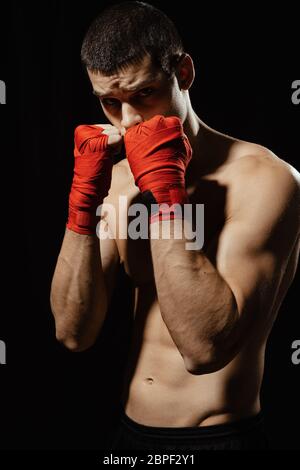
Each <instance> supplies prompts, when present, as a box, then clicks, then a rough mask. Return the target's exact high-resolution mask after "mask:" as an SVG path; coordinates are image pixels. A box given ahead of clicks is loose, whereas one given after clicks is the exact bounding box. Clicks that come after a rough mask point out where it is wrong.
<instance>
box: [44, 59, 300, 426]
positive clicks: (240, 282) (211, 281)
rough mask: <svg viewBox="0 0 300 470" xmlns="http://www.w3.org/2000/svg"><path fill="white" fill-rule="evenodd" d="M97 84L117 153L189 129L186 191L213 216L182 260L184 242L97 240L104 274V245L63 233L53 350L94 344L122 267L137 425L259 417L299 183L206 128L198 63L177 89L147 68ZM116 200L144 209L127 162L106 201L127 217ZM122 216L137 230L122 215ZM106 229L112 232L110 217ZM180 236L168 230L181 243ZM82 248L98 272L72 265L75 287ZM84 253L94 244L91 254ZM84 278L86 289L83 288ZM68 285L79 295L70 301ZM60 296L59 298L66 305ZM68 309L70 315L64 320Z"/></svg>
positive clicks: (255, 152) (184, 65)
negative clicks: (139, 135) (194, 98)
mask: <svg viewBox="0 0 300 470" xmlns="http://www.w3.org/2000/svg"><path fill="white" fill-rule="evenodd" d="M88 73H89V77H90V80H91V83H92V87H93V90H94V93H95V94H97V95H100V94H103V93H105V95H106V97H105V98H100V97H99V100H100V104H101V106H102V109H103V111H104V113H105V115H106V117H107V119H108V120H109V122H110V123H111V126H107V128H106V129H105V132H106V133H107V134H108V135H109V142H110V144H111V145H114V146H115V149H116V152H117V151H119V150H120V145H121V143H122V136H124V134H125V132H126V129H128V128H130V127H131V126H134V125H136V124H138V123H139V122H142V121H146V120H148V119H150V118H151V117H153V116H155V115H157V114H162V115H164V116H170V115H176V116H178V117H180V119H181V120H182V122H183V126H184V130H185V133H186V135H187V137H188V138H189V141H190V143H191V146H192V148H193V157H192V161H191V163H190V165H189V167H188V169H187V173H186V188H187V192H188V194H189V198H190V202H192V203H193V204H196V203H202V204H203V203H204V205H205V242H204V247H203V248H202V249H201V250H198V251H187V250H186V249H185V243H186V240H185V239H184V238H183V239H181V240H178V239H175V238H174V237H172V236H171V239H168V240H165V239H158V240H154V239H150V240H130V239H127V240H122V239H119V238H118V237H117V236H116V234H115V239H114V240H110V241H109V242H108V241H107V240H106V241H103V240H100V244H99V240H98V244H99V253H100V256H98V255H97V256H98V258H97V256H96V258H95V256H94V258H93V259H97V260H98V261H99V270H97V266H96V265H95V262H94V264H93V263H92V261H91V259H92V257H91V253H94V254H95V253H97V254H98V250H97V245H96V243H97V241H96V240H97V239H96V237H91V236H84V235H79V234H70V233H68V232H69V231H67V232H66V238H65V241H64V243H65V248H64V249H62V252H61V265H60V270H58V274H57V275H56V277H55V276H54V281H53V284H54V287H53V289H52V299H53V304H55V303H56V309H55V308H53V310H56V314H55V312H54V314H55V316H56V324H57V331H58V338H59V339H60V340H61V341H62V342H63V343H64V344H66V346H67V347H70V349H72V350H82V349H86V348H87V347H89V346H90V345H91V344H93V342H94V341H95V339H96V337H97V334H98V332H99V330H100V329H101V326H102V323H103V320H104V318H105V314H106V311H107V305H108V304H109V299H110V295H111V292H112V287H113V284H114V279H115V275H116V272H117V269H118V265H119V263H120V262H121V263H124V267H125V270H126V272H127V274H128V275H129V276H130V277H131V278H132V280H133V284H134V290H135V306H134V312H133V315H134V317H135V323H134V331H133V337H132V344H131V351H130V354H129V358H128V363H127V367H126V371H125V375H124V389H123V396H122V401H123V405H124V408H125V410H126V413H127V414H128V416H130V417H131V418H132V419H134V420H135V421H137V422H139V423H142V424H145V425H149V426H168V427H172V426H175V427H178V426H205V425H213V424H220V423H225V422H229V421H233V420H236V419H239V418H241V417H245V416H251V415H253V414H255V413H257V412H258V411H259V410H260V397H259V395H260V387H261V382H262V378H263V369H264V353H265V347H266V342H267V339H268V336H269V333H270V331H271V328H272V324H273V322H274V320H275V318H276V316H277V313H278V310H279V308H280V305H281V303H282V301H283V299H284V296H285V294H286V292H287V289H288V288H289V286H290V284H291V282H292V280H293V278H294V275H295V271H296V267H297V262H298V257H299V230H300V221H299V203H300V175H299V173H298V172H297V171H296V170H295V169H294V168H293V167H291V166H290V165H289V164H288V163H286V162H285V161H283V160H282V159H280V158H278V157H277V156H276V155H274V154H273V153H272V152H271V151H270V150H268V149H266V148H264V147H262V146H259V145H256V144H253V143H250V142H245V141H241V140H239V139H236V138H233V137H230V136H227V135H224V134H221V133H219V132H218V131H216V130H214V129H212V128H210V127H208V126H207V125H206V124H205V123H204V122H203V121H201V119H200V118H199V117H198V116H197V115H196V113H195V112H194V110H193V108H192V106H191V102H190V98H189V88H190V87H191V85H192V83H193V80H194V67H193V62H192V59H191V57H190V56H189V55H185V56H184V57H183V59H182V61H181V62H180V63H179V65H178V67H177V70H176V74H175V76H174V77H173V78H172V79H170V80H168V79H167V77H166V76H165V75H164V74H163V73H162V72H161V71H159V70H157V69H154V67H153V66H152V64H151V61H150V59H149V58H148V57H145V60H144V61H143V63H142V64H139V65H135V66H130V67H128V68H127V69H126V70H123V71H122V72H119V73H117V74H115V75H113V76H110V77H105V76H103V75H101V74H100V73H93V72H91V71H88ZM148 79H153V81H152V82H151V84H149V85H147V88H149V87H151V88H152V89H154V92H153V94H152V93H150V91H149V89H148V90H144V91H142V92H141V90H138V91H135V92H133V91H128V89H129V88H130V87H131V88H132V87H134V86H137V85H138V83H140V82H142V81H144V80H148ZM119 195H126V196H127V197H128V199H129V204H130V203H133V202H139V200H140V199H139V198H140V196H139V191H138V188H137V187H136V186H135V184H134V180H133V176H132V174H131V171H130V167H129V164H128V161H127V160H126V159H124V160H122V161H121V162H119V163H118V164H116V165H115V166H114V169H113V176H112V185H111V190H110V193H109V195H108V197H107V198H106V199H105V201H104V202H108V203H110V204H114V205H115V207H116V209H117V211H118V196H119ZM120 216H121V218H122V220H123V222H125V223H127V222H128V221H127V214H126V212H124V213H122V214H120ZM101 223H102V224H105V225H107V226H108V227H109V229H110V230H111V231H112V232H113V224H112V220H111V219H110V215H109V214H107V216H106V217H105V219H104V220H103V221H102V222H101ZM177 223H178V221H176V220H175V221H172V222H171V228H172V229H173V230H174V228H176V227H175V226H176V224H177ZM158 224H161V225H164V224H165V222H156V223H154V224H152V225H151V231H153V230H155V228H157V227H155V226H157V225H158ZM171 233H173V232H172V231H171ZM72 237H73V238H72ZM71 238H72V240H71ZM79 244H81V250H82V251H81V252H82V257H83V258H85V257H86V255H90V261H89V260H87V259H85V265H84V264H83V261H81V264H80V263H79V264H77V265H76V267H75V266H74V264H73V265H72V263H74V261H72V257H71V256H70V257H69V259H68V263H69V264H68V266H70V265H72V267H71V268H69V278H67V276H66V268H65V265H66V263H65V264H63V263H62V259H65V258H66V253H67V251H68V250H71V248H72V247H73V250H75V249H77V248H78V246H79ZM84 245H90V247H89V249H87V251H85V247H84ZM58 266H59V262H58ZM81 268H82V271H80V270H81ZM83 268H84V269H83ZM57 269H58V268H57ZM76 270H77V271H76ZM78 271H80V272H81V276H80V277H81V281H80V280H78V277H79V276H78V275H77V276H75V275H74V272H77V273H78ZM70 272H71V274H70ZM99 273H100V274H99ZM85 276H90V279H93V282H92V286H93V289H92V292H93V295H92V294H90V295H87V288H86V286H85V284H87V283H84V279H85ZM74 279H75V281H74ZM71 280H72V282H71ZM71 284H72V286H73V290H71V293H72V294H71V295H69V296H67V295H64V292H65V290H66V289H67V287H68V288H69V292H70V285H71ZM58 285H60V286H62V285H63V286H64V287H63V288H60V294H58V287H57V286H58ZM55 286H56V287H55ZM97 286H98V287H97ZM79 288H80V289H79ZM64 289H65V290H64ZM76 289H77V290H76ZM78 289H79V290H80V292H81V293H78ZM95 292H98V293H99V295H98V296H97V295H96V298H97V301H95V302H94V303H92V305H93V307H92V308H91V307H90V308H88V305H89V303H88V301H87V299H91V298H94V297H95V296H94V293H95ZM72 296H75V297H76V298H77V301H76V305H81V313H80V312H79V313H78V312H77V316H76V315H74V314H72V312H75V311H76V309H74V304H72V303H71V302H70V298H71V297H72ZM62 298H64V309H65V310H63V308H62V306H61V304H60V302H61V299H62ZM90 304H91V303H90ZM59 306H61V309H59ZM66 309H67V311H68V312H69V313H68V315H63V314H62V313H59V312H63V311H66ZM99 312H100V313H99ZM82 317H84V318H85V321H81V318H82ZM58 325H60V326H58Z"/></svg>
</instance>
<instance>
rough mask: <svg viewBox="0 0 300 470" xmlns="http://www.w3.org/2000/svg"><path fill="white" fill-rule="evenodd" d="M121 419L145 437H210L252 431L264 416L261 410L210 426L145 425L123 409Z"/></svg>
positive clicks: (259, 424) (127, 426) (129, 428)
mask: <svg viewBox="0 0 300 470" xmlns="http://www.w3.org/2000/svg"><path fill="white" fill-rule="evenodd" d="M121 421H122V423H123V425H124V426H126V428H127V429H128V430H130V431H131V432H133V433H136V434H139V435H140V436H141V435H144V436H147V437H156V436H165V437H170V438H172V437H174V438H176V437H178V438H183V437H193V436H194V437H197V438H198V439H199V438H211V437H224V436H234V435H237V434H238V435H240V434H244V433H247V432H250V431H254V430H255V429H256V428H258V427H260V426H262V425H263V421H264V417H263V412H262V411H260V412H259V413H258V414H256V415H253V416H250V417H247V418H242V419H240V420H238V421H234V422H230V423H224V424H215V425H210V426H200V427H199V426H193V427H156V426H146V425H144V424H140V423H137V422H136V421H134V420H132V419H131V418H130V417H129V416H128V415H127V414H126V413H125V411H124V410H123V412H122V415H121Z"/></svg>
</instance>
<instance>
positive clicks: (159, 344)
mask: <svg viewBox="0 0 300 470" xmlns="http://www.w3.org/2000/svg"><path fill="white" fill-rule="evenodd" d="M224 139H225V140H226V137H223V140H224ZM231 141H232V139H231ZM228 148H231V150H230V151H231V155H230V156H229V155H228V158H227V159H226V162H225V163H224V164H223V165H221V166H220V167H219V168H218V169H217V170H216V171H215V172H211V173H210V174H207V175H205V176H204V177H200V178H199V179H198V180H197V182H196V184H193V185H192V186H190V187H188V188H187V190H188V193H189V199H190V202H192V203H201V204H204V205H205V237H204V240H205V243H204V247H203V251H204V252H205V254H206V256H207V257H208V258H209V259H210V261H211V262H212V263H213V264H214V265H215V263H216V258H217V256H218V250H217V240H218V236H219V235H220V234H221V233H222V228H223V227H224V224H225V223H226V218H227V217H228V214H229V212H230V191H231V188H232V186H233V184H234V181H235V179H236V178H237V177H238V165H237V162H238V161H239V160H240V159H241V158H244V157H246V156H247V155H249V154H251V153H253V152H255V153H256V154H257V155H258V158H262V159H270V160H272V161H273V160H276V162H278V164H285V162H282V160H280V159H277V157H276V156H275V155H273V154H272V153H271V152H270V153H269V154H266V153H265V150H266V149H265V150H263V149H262V148H261V147H259V146H255V144H251V143H247V142H240V141H236V143H235V144H234V145H230V146H228ZM250 150H251V151H250ZM259 155H260V156H259ZM247 158H248V157H247ZM113 178H120V181H122V184H121V186H119V185H118V186H119V191H120V194H122V195H127V196H128V198H129V202H130V203H133V202H138V201H139V197H140V196H139V191H138V188H137V187H136V186H135V184H134V180H133V177H132V175H131V172H130V169H129V166H128V162H127V160H122V161H121V162H120V163H118V164H117V165H116V168H115V170H114V176H113ZM115 196H116V195H114V198H115ZM114 200H115V201H116V199H114ZM120 217H121V218H122V220H123V221H124V223H126V224H127V223H128V220H127V214H126V211H123V213H122V214H120ZM212 240H214V241H213V242H212ZM116 243H117V247H118V250H119V255H120V259H121V261H122V262H123V263H124V268H125V270H126V273H127V274H128V275H129V276H130V277H131V278H132V280H133V283H134V285H135V307H134V316H135V322H134V331H133V337H132V344H131V351H130V354H129V358H128V364H127V368H126V371H125V375H124V392H123V397H122V400H123V405H124V408H125V411H126V413H127V415H128V416H129V417H130V418H132V419H133V420H135V421H137V422H139V423H141V424H144V425H149V426H166V427H181V426H206V425H214V424H220V423H224V422H228V421H232V420H236V419H239V418H241V417H246V416H251V415H253V414H255V413H257V412H258V411H259V410H260V397H259V394H260V387H261V382H262V377H263V369H264V352H265V345H266V341H267V337H268V334H269V331H270V329H271V327H272V323H273V321H274V319H275V317H276V314H277V311H278V309H279V307H280V304H281V301H282V297H283V296H284V294H285V292H286V289H287V287H288V286H289V284H290V282H291V279H292V277H293V274H294V269H295V264H296V253H295V254H294V255H292V256H291V257H290V261H289V265H288V268H287V270H286V273H285V277H284V279H283V281H282V286H281V291H280V293H279V295H278V299H277V301H276V302H275V305H274V306H273V310H274V311H273V312H272V314H271V315H270V318H271V319H272V321H271V322H270V324H269V325H268V327H267V329H266V330H265V331H263V332H260V335H258V336H257V338H255V340H254V341H252V342H250V343H248V344H247V345H246V346H245V348H244V349H243V350H241V351H240V353H239V354H238V355H237V356H236V357H235V358H234V360H233V361H231V362H230V363H229V364H228V365H227V366H225V367H224V368H223V369H221V370H218V371H217V372H214V373H210V374H205V375H193V374H190V373H189V372H188V371H187V370H186V368H185V366H184V362H183V359H182V356H181V355H180V353H179V351H178V349H177V348H176V346H175V344H174V342H173V340H172V338H171V336H170V334H169V332H168V330H167V327H166V325H165V323H164V322H163V320H162V317H161V313H160V309H159V304H158V301H157V295H156V288H155V283H154V275H153V267H152V261H151V252H150V242H149V240H141V239H139V240H130V239H128V240H122V239H118V238H117V237H116Z"/></svg>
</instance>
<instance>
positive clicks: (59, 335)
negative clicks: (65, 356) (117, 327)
mask: <svg viewBox="0 0 300 470" xmlns="http://www.w3.org/2000/svg"><path fill="white" fill-rule="evenodd" d="M56 339H57V341H58V342H59V343H60V344H62V345H63V346H64V347H65V348H66V349H68V350H69V351H71V352H83V351H86V350H87V349H90V348H91V347H92V346H93V345H94V344H95V341H96V338H95V339H94V338H81V337H79V336H74V335H71V334H68V333H65V332H61V331H59V330H56Z"/></svg>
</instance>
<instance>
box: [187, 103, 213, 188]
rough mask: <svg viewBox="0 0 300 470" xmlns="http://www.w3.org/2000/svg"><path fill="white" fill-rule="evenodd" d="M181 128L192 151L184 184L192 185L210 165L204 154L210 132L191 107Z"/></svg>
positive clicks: (205, 153)
mask: <svg viewBox="0 0 300 470" xmlns="http://www.w3.org/2000/svg"><path fill="white" fill-rule="evenodd" d="M183 128H184V132H185V134H186V136H187V138H188V139H189V142H190V144H191V147H192V149H193V154H192V159H191V161H190V163H189V166H188V169H187V171H186V182H187V184H192V183H193V180H195V179H196V178H197V175H199V174H202V173H205V168H206V167H207V166H208V165H209V163H210V162H209V161H208V158H207V152H206V149H207V136H208V134H209V132H210V130H209V127H208V126H206V124H205V123H204V122H203V121H201V119H200V118H199V117H198V116H197V114H196V113H195V112H194V110H193V109H192V107H191V105H189V107H188V112H187V117H186V119H185V121H184V124H183Z"/></svg>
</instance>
